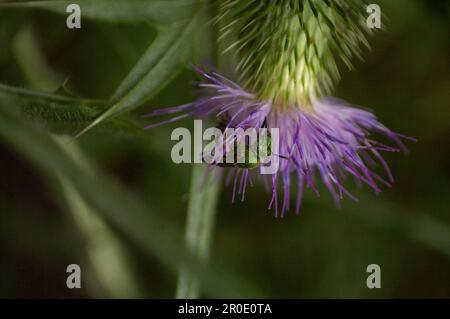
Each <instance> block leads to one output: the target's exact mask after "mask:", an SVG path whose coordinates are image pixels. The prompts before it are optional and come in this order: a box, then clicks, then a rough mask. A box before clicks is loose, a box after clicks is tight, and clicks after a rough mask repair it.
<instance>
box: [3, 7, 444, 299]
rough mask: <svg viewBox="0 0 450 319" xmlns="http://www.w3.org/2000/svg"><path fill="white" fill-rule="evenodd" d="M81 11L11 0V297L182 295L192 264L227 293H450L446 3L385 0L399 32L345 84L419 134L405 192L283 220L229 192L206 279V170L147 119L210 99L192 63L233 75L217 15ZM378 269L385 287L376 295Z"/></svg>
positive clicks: (6, 148)
mask: <svg viewBox="0 0 450 319" xmlns="http://www.w3.org/2000/svg"><path fill="white" fill-rule="evenodd" d="M69 2H70V1H29V2H23V1H16V2H14V4H11V3H6V1H0V83H1V84H0V140H1V144H0V148H1V150H2V156H1V158H0V161H1V164H0V165H1V166H0V167H1V179H0V185H1V193H0V216H1V217H0V248H1V251H2V258H1V259H0V272H1V275H0V296H2V297H108V296H111V297H172V296H174V293H175V280H176V271H175V270H176V269H177V267H178V266H179V262H180V261H185V262H187V265H190V267H191V268H192V267H194V268H197V266H198V269H199V270H197V271H198V273H201V274H202V278H201V279H203V280H202V284H203V286H204V287H205V296H211V297H215V296H228V297H238V296H246V297H257V296H267V297H449V296H450V285H449V283H450V271H449V269H450V214H449V208H448V201H449V198H450V197H449V196H450V181H449V177H450V162H449V158H450V156H449V155H450V149H449V143H448V141H449V138H450V122H449V120H448V119H449V118H450V109H449V108H448V105H449V102H450V96H449V87H450V72H449V69H450V65H449V63H450V62H449V59H448V57H449V56H450V41H449V39H450V34H449V33H450V31H449V30H450V19H449V16H450V5H449V2H448V1H439V0H436V1H424V0H396V1H388V0H383V1H379V3H380V5H381V8H382V10H383V13H384V14H385V15H386V16H387V17H388V18H389V19H388V20H386V21H385V25H386V30H384V31H382V32H376V34H375V36H374V37H373V38H371V39H370V42H371V44H372V48H373V50H372V51H371V52H369V53H366V54H365V55H364V58H365V62H358V61H354V62H355V71H353V72H343V74H342V80H341V82H340V84H339V86H338V87H337V90H336V92H335V95H336V96H338V97H341V98H344V99H346V100H348V101H350V102H352V103H354V104H359V105H364V106H367V107H370V108H372V109H374V111H375V113H376V114H377V115H378V117H379V118H380V120H381V121H382V122H383V123H386V124H387V125H388V126H389V127H391V128H393V129H395V130H396V131H399V132H402V133H405V134H407V135H411V136H414V137H417V138H418V139H419V142H418V143H416V144H410V145H409V148H410V150H411V154H410V155H409V156H401V155H399V154H392V155H389V156H388V160H389V162H390V164H391V166H392V169H393V171H394V174H395V177H396V183H395V184H394V187H393V188H391V189H386V190H385V191H384V192H383V193H382V194H381V195H380V196H375V195H374V194H372V193H370V192H369V191H368V190H367V189H361V190H358V189H355V190H354V192H355V193H356V194H357V195H358V197H359V198H360V201H359V202H358V203H352V202H350V201H346V202H344V204H343V207H342V208H341V209H337V208H335V207H334V206H333V204H332V201H331V199H330V198H328V196H326V195H325V194H326V192H323V194H324V195H323V197H321V198H316V197H315V196H314V195H313V194H311V193H307V195H306V198H305V205H304V207H303V210H302V213H301V215H300V216H295V215H293V214H292V215H287V216H286V217H285V218H284V219H275V218H274V217H273V213H272V212H270V211H267V208H266V202H267V201H266V200H261V199H262V198H266V197H267V196H268V194H266V193H265V191H264V187H263V186H262V185H261V184H260V183H257V184H256V185H255V186H254V187H253V188H252V189H249V190H248V194H247V198H246V200H245V202H244V203H236V204H231V194H230V189H228V188H223V191H222V194H221V199H220V205H219V209H218V215H219V217H218V218H219V219H218V222H217V231H216V235H215V238H214V242H213V243H212V246H213V249H212V253H211V260H212V263H211V266H210V267H208V268H207V269H204V268H202V267H203V265H201V264H198V261H196V260H195V259H193V258H192V257H190V256H189V255H187V254H186V253H185V252H184V251H183V250H182V249H181V247H183V243H182V238H183V236H182V230H183V227H184V226H183V225H184V222H185V216H186V206H187V192H188V190H189V176H190V171H191V167H190V166H189V165H175V164H173V163H172V162H171V160H170V150H171V146H172V145H173V142H172V141H171V140H170V129H171V128H172V127H170V126H169V127H162V128H157V129H154V130H151V131H144V130H143V129H142V127H143V126H144V124H145V123H144V122H143V120H142V119H141V116H140V115H141V114H145V113H148V112H149V111H150V110H153V109H154V108H156V107H163V106H172V105H177V104H182V103H186V102H188V101H190V100H192V99H193V98H194V95H193V89H192V85H191V84H192V82H193V81H194V80H195V77H194V74H193V72H192V70H191V69H190V68H189V64H190V63H191V62H194V63H201V62H206V63H209V62H214V63H216V64H219V65H220V66H221V68H223V71H224V72H225V73H231V72H230V70H232V69H233V68H234V65H231V63H226V62H224V61H226V60H223V59H222V58H220V60H219V59H218V54H217V53H218V49H217V46H216V43H215V41H214V37H215V32H216V30H215V28H216V27H215V26H214V25H212V24H211V23H209V22H210V19H211V17H212V16H213V14H214V12H215V11H216V10H217V6H216V5H215V3H214V1H209V2H208V1H194V0H190V1H188V0H168V1H159V0H142V1H139V0H134V1H118V0H109V1H108V0H91V1H89V0H83V1H81V0H80V1H78V2H77V3H79V4H80V6H81V7H82V28H81V29H80V30H69V29H67V28H66V24H65V19H66V16H67V13H65V7H66V5H67V3H69ZM138 107H139V108H138ZM99 114H103V115H102V116H101V117H98V116H99ZM96 119H97V121H96V122H94V123H96V124H98V125H96V126H95V127H94V128H93V129H92V130H90V131H88V132H87V133H86V134H85V135H82V136H81V137H80V138H79V139H76V140H72V139H71V137H73V136H74V135H76V134H77V133H79V132H81V131H82V130H83V129H84V128H86V127H88V125H90V124H91V123H93V121H95V120H96ZM99 119H100V120H99ZM182 124H183V125H187V126H188V127H189V126H190V125H191V123H190V121H189V120H186V121H185V122H183V123H182ZM173 127H174V126H173ZM67 140H69V141H71V142H70V143H67ZM102 247H103V248H102ZM71 263H77V264H80V265H81V267H82V269H83V281H82V289H80V290H69V289H67V287H66V275H67V274H66V272H65V271H66V267H67V265H68V264H71ZM372 263H375V264H379V265H380V266H381V269H382V288H381V289H376V290H369V289H368V288H367V287H366V278H367V273H366V267H367V265H369V264H372ZM105 274H110V275H105Z"/></svg>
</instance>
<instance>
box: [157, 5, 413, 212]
mask: <svg viewBox="0 0 450 319" xmlns="http://www.w3.org/2000/svg"><path fill="white" fill-rule="evenodd" d="M361 8H362V6H361V1H358V0H346V1H333V0H328V1H324V0H302V1H294V0H286V1H280V0H271V1H267V0H258V1H256V0H249V1H237V0H226V1H224V3H223V5H222V8H221V12H222V13H221V15H220V16H219V20H224V21H227V23H226V25H225V27H224V28H222V29H221V30H222V34H223V37H225V36H230V35H234V36H235V37H237V40H236V41H235V42H234V43H233V44H232V45H231V46H230V47H229V48H228V49H227V50H232V49H235V53H236V55H237V57H238V59H239V61H240V62H239V63H238V65H237V72H238V73H239V74H240V82H242V83H243V86H240V85H238V84H236V83H234V82H232V81H231V80H229V79H227V78H225V77H224V76H222V75H220V74H219V73H218V72H215V71H213V72H205V71H203V70H201V69H197V71H198V72H199V73H200V75H201V76H202V77H203V78H204V79H205V81H204V82H202V83H200V84H199V86H200V87H202V88H205V89H206V88H207V89H208V90H209V91H210V94H209V95H207V96H204V97H202V98H200V99H199V100H197V101H195V102H193V103H189V104H186V105H182V106H178V107H174V108H169V109H164V110H157V111H155V112H153V113H151V114H150V115H151V116H153V115H166V114H176V113H181V114H180V115H177V116H175V117H172V118H170V119H169V120H167V121H163V122H160V123H157V124H155V125H150V126H149V127H154V126H157V125H161V124H165V123H169V122H173V121H176V120H179V119H181V118H184V117H187V116H192V117H200V118H206V117H214V116H215V117H223V116H224V115H226V118H227V126H228V127H233V128H243V129H246V128H249V127H253V128H256V129H258V128H262V127H263V126H267V128H269V129H270V128H278V129H279V154H280V156H282V157H283V159H282V160H280V169H279V171H278V172H277V173H276V174H273V175H272V176H271V184H272V196H271V200H270V204H269V209H270V208H272V207H273V208H274V209H275V214H276V215H278V213H279V211H280V210H281V214H282V215H283V214H284V213H285V212H286V211H288V210H289V209H290V197H291V196H290V195H291V194H290V193H291V184H296V201H295V211H296V212H297V213H298V212H299V211H300V208H301V202H302V196H303V190H304V188H310V189H312V190H313V192H314V193H316V194H317V195H319V191H318V187H317V179H318V178H320V179H321V180H322V182H323V183H324V184H325V186H326V188H327V189H328V190H329V192H330V193H331V195H332V197H333V199H334V201H335V202H336V204H337V205H339V204H340V202H341V200H342V199H343V197H344V196H347V197H349V198H351V199H353V200H357V199H356V198H355V196H353V195H352V194H351V193H350V192H349V191H348V190H347V189H346V187H345V186H344V182H345V181H346V179H347V177H348V176H352V177H353V178H354V180H355V181H356V183H357V184H367V185H368V186H369V187H371V188H372V189H373V190H374V191H375V193H379V192H380V191H381V189H380V186H379V184H384V185H385V186H390V185H391V183H392V182H393V177H392V174H391V171H390V170H389V167H388V165H387V163H386V162H385V160H384V159H383V157H382V155H381V154H380V152H381V151H385V152H398V151H399V150H400V149H403V150H406V148H405V146H404V144H403V143H402V141H401V139H402V138H406V139H411V138H409V137H406V136H403V135H400V134H398V133H395V132H393V131H391V130H389V129H388V128H387V127H385V126H384V125H382V124H381V123H379V122H378V120H377V119H376V117H375V116H374V115H373V114H372V113H371V112H369V111H366V110H362V109H359V108H355V107H352V106H350V105H347V104H346V103H345V102H343V101H339V100H337V99H333V98H327V97H324V96H325V95H326V94H328V93H329V92H330V90H331V88H332V85H333V84H334V83H335V82H336V81H337V80H338V77H339V74H338V71H337V67H336V59H335V57H336V56H339V57H340V58H341V60H342V61H344V62H345V63H346V64H347V65H348V66H351V64H350V59H351V57H352V56H353V55H357V56H359V55H360V48H359V45H360V44H367V42H366V40H365V37H364V33H365V31H366V30H365V29H364V28H365V24H364V22H363V19H362V14H361V12H362V11H361V10H360V9H361ZM371 133H379V134H380V135H384V136H385V137H387V138H388V139H390V140H392V141H393V142H395V144H396V145H397V147H391V146H388V145H384V144H382V143H380V142H377V141H375V140H373V139H371V137H370V134H371ZM376 162H378V163H380V164H381V166H382V167H384V170H385V172H386V175H387V180H385V179H384V178H382V177H381V176H379V175H378V174H376V173H375V172H374V171H373V166H375V163H376ZM293 177H294V178H293ZM239 178H240V181H239ZM248 181H249V182H250V183H251V175H250V174H249V169H239V170H237V172H236V173H235V175H234V182H233V185H234V186H233V199H234V197H235V194H236V192H237V193H239V194H242V196H244V194H245V189H246V185H247V183H248ZM280 181H281V182H280ZM279 185H281V187H282V190H279V189H278V188H279ZM279 193H282V194H283V195H282V197H281V203H279Z"/></svg>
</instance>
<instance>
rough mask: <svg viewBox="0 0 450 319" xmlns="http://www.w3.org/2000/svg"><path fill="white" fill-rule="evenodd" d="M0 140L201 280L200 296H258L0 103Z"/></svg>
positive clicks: (137, 239) (156, 253) (143, 244)
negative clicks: (185, 245)
mask: <svg viewBox="0 0 450 319" xmlns="http://www.w3.org/2000/svg"><path fill="white" fill-rule="evenodd" d="M0 136H1V137H2V139H4V140H5V141H6V142H7V143H9V144H11V145H12V146H14V147H15V148H16V149H17V150H18V151H19V152H21V153H22V154H23V155H25V156H26V157H27V158H28V159H29V160H31V161H32V162H33V163H34V164H36V165H37V166H38V167H40V168H41V169H42V170H43V171H45V172H46V173H47V174H48V175H50V176H54V177H59V176H62V177H63V178H65V179H67V180H70V181H71V182H72V184H73V186H74V188H75V189H76V190H77V192H79V193H80V195H82V196H83V198H84V200H86V203H88V204H89V205H90V206H91V207H92V208H93V209H95V210H97V211H98V212H99V213H101V214H102V216H103V217H104V218H105V220H107V221H109V222H110V223H112V224H114V225H115V226H116V227H118V228H119V229H121V230H122V231H123V232H124V233H126V234H127V235H128V236H129V237H130V238H131V239H132V240H134V241H135V242H136V243H137V244H139V245H140V246H141V247H142V248H143V249H144V250H145V251H146V252H147V253H149V254H152V255H154V256H156V257H157V258H158V259H159V260H160V261H161V262H162V263H163V264H165V265H166V266H167V267H168V268H170V269H172V270H174V271H176V270H178V267H179V265H180V264H181V262H183V264H184V265H186V266H188V269H189V271H190V272H192V273H194V274H196V275H197V276H199V278H201V279H202V284H203V287H204V289H205V291H206V292H207V293H209V294H210V295H211V296H216V297H225V296H234V297H238V296H254V297H258V296H260V294H259V293H258V292H257V291H256V290H254V289H253V288H251V287H249V286H248V283H247V282H246V281H245V280H244V279H243V278H238V277H236V276H233V275H231V274H227V273H224V272H223V271H220V270H218V269H217V268H215V267H211V266H209V267H206V266H205V264H204V263H202V262H199V261H198V259H197V258H195V257H193V256H192V255H191V254H189V253H187V252H186V251H185V250H184V249H182V245H180V244H179V243H181V242H182V238H181V236H180V233H181V231H180V230H179V229H177V228H175V227H174V226H173V225H172V224H170V223H168V222H167V221H165V220H164V219H163V218H162V217H161V215H160V214H158V213H157V212H154V211H153V210H152V209H151V208H150V207H149V205H148V204H146V203H144V202H143V201H142V200H141V199H140V198H138V197H136V196H135V195H134V194H133V193H130V192H128V191H126V190H125V189H123V188H122V187H121V186H120V185H118V184H117V183H116V182H114V181H112V180H110V179H109V178H108V177H107V176H105V175H103V174H102V173H100V172H99V171H98V170H96V169H95V167H94V166H91V167H92V169H91V170H90V171H87V170H84V169H83V168H82V167H80V166H79V165H78V164H77V163H75V162H74V161H73V159H72V158H71V157H70V156H68V155H67V154H66V153H65V152H64V151H63V150H62V149H61V147H60V145H58V144H57V143H56V142H55V141H54V140H52V139H51V138H50V137H49V136H48V134H47V133H45V132H44V131H42V130H38V129H37V128H35V127H34V126H33V125H30V123H27V122H26V121H23V120H22V119H21V118H20V117H19V116H18V112H16V111H15V110H14V108H11V106H7V105H5V104H4V103H3V102H2V101H0Z"/></svg>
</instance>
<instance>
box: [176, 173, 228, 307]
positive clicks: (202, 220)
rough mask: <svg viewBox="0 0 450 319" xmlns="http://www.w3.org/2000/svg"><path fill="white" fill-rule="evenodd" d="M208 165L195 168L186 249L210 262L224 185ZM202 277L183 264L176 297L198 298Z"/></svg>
mask: <svg viewBox="0 0 450 319" xmlns="http://www.w3.org/2000/svg"><path fill="white" fill-rule="evenodd" d="M207 170H208V167H207V166H206V165H194V167H193V169H192V177H191V186H190V193H189V203H188V209H187V218H186V230H185V247H186V249H187V250H188V251H189V252H190V253H192V254H193V255H194V256H197V257H198V258H199V260H200V261H202V262H205V263H206V262H207V261H208V259H209V255H210V251H211V246H212V240H213V235H214V229H215V224H216V218H217V209H216V208H217V202H218V197H219V193H220V188H221V184H220V183H219V182H218V181H215V180H213V179H214V174H208V172H207ZM200 293H201V291H200V285H199V278H198V277H197V276H195V275H194V274H192V273H191V272H189V270H188V269H187V268H186V267H185V266H184V265H182V266H181V268H180V271H179V275H178V286H177V291H176V298H180V299H186V298H191V299H192V298H198V297H199V295H200Z"/></svg>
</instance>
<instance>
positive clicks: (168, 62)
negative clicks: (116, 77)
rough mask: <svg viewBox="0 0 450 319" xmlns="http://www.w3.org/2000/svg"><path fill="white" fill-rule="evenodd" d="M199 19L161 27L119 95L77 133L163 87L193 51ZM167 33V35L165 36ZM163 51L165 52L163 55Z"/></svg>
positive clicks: (120, 89)
mask: <svg viewBox="0 0 450 319" xmlns="http://www.w3.org/2000/svg"><path fill="white" fill-rule="evenodd" d="M197 22H198V17H197V15H195V16H194V17H193V18H192V19H191V20H190V21H189V22H188V23H187V24H182V25H178V26H173V27H172V28H171V29H170V30H169V31H161V32H163V33H162V34H161V35H160V36H158V37H157V39H156V40H155V41H154V42H153V43H152V44H151V45H150V47H149V49H148V50H147V51H146V53H145V54H144V56H143V58H142V59H141V60H140V61H139V62H138V63H137V64H136V66H135V67H134V68H133V69H132V70H131V72H130V73H129V75H128V76H127V77H126V78H125V80H124V82H122V84H121V85H120V86H119V88H118V90H117V92H116V94H114V97H116V98H117V97H120V99H118V100H117V101H116V102H114V103H113V104H112V105H111V106H110V107H108V108H107V109H106V111H104V112H103V113H101V114H100V115H99V116H98V117H97V118H96V119H95V120H94V121H93V122H92V123H91V124H90V125H88V126H87V127H86V128H85V129H84V130H82V131H81V132H80V133H79V134H78V135H77V137H79V136H81V135H82V134H84V133H85V132H87V131H88V130H90V129H91V128H93V127H94V126H96V125H98V124H99V123H101V122H103V121H104V120H106V119H108V118H110V117H112V116H115V115H118V114H120V113H123V112H128V111H131V110H133V109H135V108H136V107H138V106H139V105H140V104H142V103H143V102H145V101H147V100H149V99H151V98H152V97H153V96H155V95H156V94H157V93H158V92H159V91H160V90H162V89H163V88H164V86H165V85H167V84H168V83H169V82H170V80H171V79H173V78H174V77H175V76H176V74H177V71H178V70H179V68H180V66H181V65H183V64H184V63H185V62H186V61H187V60H188V58H189V53H192V41H191V38H192V35H193V33H194V32H195V26H196V23H197ZM165 37H168V38H167V39H164V38H165ZM163 39H164V40H163ZM162 52H164V55H162V56H161V53H162ZM127 90H128V92H127ZM125 92H126V93H125Z"/></svg>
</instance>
